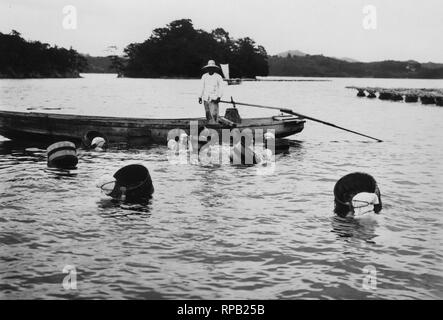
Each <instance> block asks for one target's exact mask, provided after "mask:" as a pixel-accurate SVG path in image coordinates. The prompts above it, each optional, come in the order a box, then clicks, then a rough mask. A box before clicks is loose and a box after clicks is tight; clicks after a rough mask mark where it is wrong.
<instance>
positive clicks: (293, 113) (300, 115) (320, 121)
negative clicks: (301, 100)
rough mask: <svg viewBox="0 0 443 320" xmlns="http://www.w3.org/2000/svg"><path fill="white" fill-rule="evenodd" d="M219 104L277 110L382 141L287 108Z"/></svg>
mask: <svg viewBox="0 0 443 320" xmlns="http://www.w3.org/2000/svg"><path fill="white" fill-rule="evenodd" d="M220 102H223V103H229V104H233V105H234V106H235V105H239V106H249V107H254V108H262V109H273V110H279V111H281V112H284V113H288V114H292V115H294V116H298V117H301V118H305V119H308V120H311V121H315V122H319V123H321V124H324V125H327V126H330V127H334V128H337V129H341V130H344V131H348V132H352V133H355V134H358V135H360V136H363V137H366V138H370V139H373V140H376V141H377V142H383V141H382V140H380V139H377V138H374V137H371V136H368V135H366V134H363V133H360V132H357V131H354V130H350V129H346V128H343V127H340V126H337V125H335V124H333V123H329V122H326V121H323V120H320V119H316V118H312V117H309V116H306V115H304V114H301V113H297V112H294V111H292V110H291V109H287V108H278V107H270V106H263V105H259V104H251V103H242V102H234V100H232V98H231V101H224V100H221V101H220Z"/></svg>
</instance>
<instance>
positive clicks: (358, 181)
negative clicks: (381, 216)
mask: <svg viewBox="0 0 443 320" xmlns="http://www.w3.org/2000/svg"><path fill="white" fill-rule="evenodd" d="M360 192H369V193H375V194H377V196H378V199H379V204H376V205H374V212H375V213H379V212H380V210H381V209H382V203H381V195H380V190H379V189H378V186H377V182H376V181H375V179H374V178H373V177H372V176H371V175H369V174H367V173H362V172H354V173H350V174H348V175H346V176H344V177H342V178H340V179H339V180H338V181H337V183H336V184H335V186H334V203H335V209H334V212H335V213H336V214H337V215H339V216H341V217H346V215H347V214H348V213H349V212H350V211H353V210H354V209H353V208H352V198H353V197H354V196H355V195H356V194H358V193H360Z"/></svg>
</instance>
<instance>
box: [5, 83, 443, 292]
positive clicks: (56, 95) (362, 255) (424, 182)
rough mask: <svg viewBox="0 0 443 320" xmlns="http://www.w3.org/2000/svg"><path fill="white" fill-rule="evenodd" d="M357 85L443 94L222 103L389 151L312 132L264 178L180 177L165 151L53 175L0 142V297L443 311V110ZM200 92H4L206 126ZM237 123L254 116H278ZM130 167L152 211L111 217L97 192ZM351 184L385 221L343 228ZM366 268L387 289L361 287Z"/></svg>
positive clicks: (94, 157)
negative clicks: (291, 117)
mask: <svg viewBox="0 0 443 320" xmlns="http://www.w3.org/2000/svg"><path fill="white" fill-rule="evenodd" d="M347 85H368V86H390V87H400V86H401V87H442V86H443V81H441V80H438V81H426V80H389V79H331V81H328V82H246V83H243V84H242V85H240V86H232V87H229V88H226V92H225V97H228V98H229V97H230V96H231V95H232V96H234V98H235V99H236V100H238V101H246V102H253V103H261V104H269V105H275V106H285V107H291V108H293V109H294V110H297V111H299V112H301V113H305V114H308V115H311V116H314V117H318V118H321V119H325V120H327V121H330V122H333V123H336V124H339V125H343V126H345V127H349V128H351V129H355V130H357V131H361V132H364V133H367V134H369V135H373V136H376V137H378V138H381V139H383V140H384V142H383V143H375V142H371V141H368V140H366V139H363V138H360V137H358V136H354V135H352V134H349V133H345V132H341V131H338V130H335V129H333V128H329V127H325V126H321V125H319V124H315V123H312V122H308V123H307V124H306V128H305V130H304V131H303V132H302V133H300V134H298V135H296V136H293V137H291V139H293V140H294V143H293V146H292V147H291V148H290V150H289V153H287V154H282V155H278V156H277V159H276V161H277V163H276V170H275V173H274V174H272V175H265V176H261V175H257V174H256V168H254V167H246V168H241V167H235V166H222V167H203V166H197V165H172V164H170V163H169V162H168V161H167V158H166V147H164V146H154V147H152V148H150V149H137V150H135V149H134V150H132V149H129V150H128V149H125V148H123V149H122V148H120V149H117V148H114V149H111V150H109V152H106V153H94V152H86V151H81V154H80V162H79V166H78V169H76V170H73V171H69V172H64V171H57V170H49V169H48V168H47V167H46V159H45V155H44V153H42V152H27V151H25V149H26V148H30V147H34V148H43V149H44V148H45V147H46V146H44V145H38V144H36V143H33V142H30V141H27V142H26V141H21V142H17V141H14V142H12V141H7V140H6V139H1V138H0V139H1V140H2V141H0V298H3V299H14V298H20V299H23V298H124V299H126V298H147V299H157V298H191V299H193V298H215V299H220V298H226V299H238V298H256V299H269V298H271V299H276V298H277V299H280V298H281V299H294V298H325V299H331V298H334V299H336V298H339V299H360V298H362V299H372V298H394V299H399V298H407V299H409V298H431V299H441V298H443V267H442V266H443V265H442V258H443V236H442V227H443V221H442V206H443V198H442V191H443V139H442V134H443V108H439V107H436V106H422V105H421V104H419V103H412V104H405V103H402V102H385V101H380V100H378V99H375V100H369V99H358V98H356V97H355V94H356V93H355V92H354V91H353V90H349V89H345V86H347ZM199 89H200V87H199V82H198V81H196V80H152V79H117V78H115V77H114V76H113V75H85V78H83V79H63V80H60V79H54V80H0V108H1V109H3V110H27V108H32V109H34V110H35V111H41V112H57V113H76V114H93V115H113V116H134V117H157V118H177V117H188V116H202V115H203V111H202V109H203V108H202V106H200V105H198V104H197V103H196V101H197V95H198V94H199ZM48 108H49V109H50V108H60V109H61V110H48ZM239 108H241V109H240V113H241V115H242V116H243V117H252V116H261V115H263V116H267V115H273V114H275V113H273V112H270V111H267V110H261V109H252V108H251V109H249V108H245V107H239ZM222 112H224V108H222ZM130 163H141V164H144V165H145V166H147V167H148V168H149V170H150V172H151V176H152V178H153V181H154V186H155V193H154V197H153V198H152V200H151V201H150V202H147V203H142V204H137V205H134V204H127V203H118V202H113V201H111V200H110V199H109V198H108V197H106V196H105V195H104V194H102V193H101V191H100V190H99V189H97V188H96V182H97V181H98V180H99V179H100V178H101V177H102V176H103V175H109V174H113V173H114V172H115V171H116V170H117V169H119V168H120V167H122V166H124V165H127V164H130ZM354 171H364V172H368V173H370V174H372V175H373V176H374V177H375V178H376V179H377V181H378V183H379V185H380V189H381V192H382V198H383V202H384V208H383V210H382V212H381V215H379V216H376V217H368V218H366V219H364V220H358V221H347V222H344V221H340V220H338V219H336V218H334V215H333V212H332V209H333V194H332V189H333V187H334V184H335V182H336V181H337V180H338V179H339V178H340V177H341V176H343V175H345V174H347V173H350V172H354ZM66 265H73V266H75V268H76V270H77V289H76V290H71V291H67V290H65V289H64V288H63V286H62V281H63V279H64V277H65V276H66V274H63V272H62V270H63V268H64V267H65V266H66ZM368 266H372V267H374V268H375V270H376V280H377V282H376V288H374V287H373V288H372V289H371V288H367V287H366V288H365V287H364V286H363V283H364V280H365V277H366V276H367V274H366V273H365V272H364V271H363V269H364V268H365V267H367V268H368ZM369 268H370V267H369Z"/></svg>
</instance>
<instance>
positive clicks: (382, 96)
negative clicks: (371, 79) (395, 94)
mask: <svg viewBox="0 0 443 320" xmlns="http://www.w3.org/2000/svg"><path fill="white" fill-rule="evenodd" d="M378 98H379V99H380V100H391V98H392V93H391V92H389V91H381V92H380V94H379V96H378Z"/></svg>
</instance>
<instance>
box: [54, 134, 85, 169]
mask: <svg viewBox="0 0 443 320" xmlns="http://www.w3.org/2000/svg"><path fill="white" fill-rule="evenodd" d="M46 153H47V156H48V167H55V168H61V169H74V168H75V167H76V165H77V163H78V158H77V149H76V147H75V144H74V143H72V142H70V141H61V142H57V143H54V144H52V145H50V146H49V147H48V148H47V150H46Z"/></svg>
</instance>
